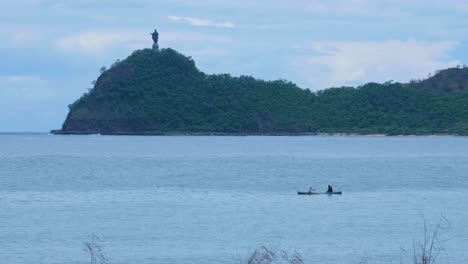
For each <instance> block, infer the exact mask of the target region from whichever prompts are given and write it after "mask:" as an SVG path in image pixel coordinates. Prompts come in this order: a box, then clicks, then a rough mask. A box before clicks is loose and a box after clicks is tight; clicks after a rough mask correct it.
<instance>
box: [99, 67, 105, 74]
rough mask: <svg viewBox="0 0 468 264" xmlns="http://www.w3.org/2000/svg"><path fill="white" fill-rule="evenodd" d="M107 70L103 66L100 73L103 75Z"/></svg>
mask: <svg viewBox="0 0 468 264" xmlns="http://www.w3.org/2000/svg"><path fill="white" fill-rule="evenodd" d="M106 70H107V68H106V66H102V67H101V69H99V72H100V73H101V74H103V73H104V72H105V71H106Z"/></svg>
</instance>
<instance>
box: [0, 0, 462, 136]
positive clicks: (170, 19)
mask: <svg viewBox="0 0 468 264" xmlns="http://www.w3.org/2000/svg"><path fill="white" fill-rule="evenodd" d="M467 17H468V1H461V0H443V1H435V0H433V1H431V0H412V1H408V0H372V1H371V0H334V1H330V0H294V1H291V0H288V1H286V0H268V1H254V0H236V1H233V0H227V1H221V0H220V1H215V0H205V1H204V0H160V1H150V0H126V1H124V0H116V1H110V0H99V1H97V0H83V1H80V0H74V1H65V0H64V1H54V0H24V1H21V0H0V34H1V36H2V37H1V38H0V40H1V41H0V131H48V130H50V129H54V128H60V127H61V125H62V122H63V121H64V118H65V116H66V114H67V111H68V109H67V105H68V104H70V103H72V102H73V101H74V100H76V99H77V98H79V97H80V96H81V94H83V93H84V92H85V91H86V90H87V89H88V88H90V87H91V86H92V85H91V82H92V81H93V80H95V79H96V78H97V77H98V74H99V68H100V67H101V66H103V65H106V66H109V65H110V64H111V63H112V62H114V61H115V60H116V59H124V58H126V57H127V56H128V55H129V54H131V52H132V51H134V50H137V49H142V48H150V47H151V45H152V40H151V36H150V35H149V33H150V32H152V31H153V30H154V29H155V28H156V29H157V30H158V31H159V33H160V43H159V44H160V47H162V48H165V47H171V48H174V49H176V50H178V51H179V52H181V53H183V54H185V55H187V56H192V57H193V58H194V59H195V61H196V64H197V66H198V68H199V69H201V70H202V71H204V72H206V73H230V74H232V75H235V76H237V75H242V74H244V75H252V76H254V77H257V78H263V79H269V80H275V79H287V80H290V81H292V82H295V83H297V84H298V85H299V86H300V87H303V88H309V89H311V90H319V89H324V88H327V87H331V86H343V85H352V86H355V85H360V84H363V83H367V82H370V81H376V82H385V81H388V80H395V81H401V82H407V81H409V80H410V79H413V78H424V77H426V76H427V75H428V73H430V72H434V71H435V70H437V69H443V68H447V67H450V66H454V65H457V64H460V65H462V64H464V63H467V64H468V62H467V61H468V34H467V32H468V19H467Z"/></svg>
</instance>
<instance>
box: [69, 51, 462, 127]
mask: <svg viewBox="0 0 468 264" xmlns="http://www.w3.org/2000/svg"><path fill="white" fill-rule="evenodd" d="M433 78H434V77H433ZM466 106H468V92H463V91H462V92H458V93H433V92H429V91H427V90H426V89H421V88H418V87H414V85H407V84H400V83H390V82H387V83H385V84H377V83H369V84H366V85H364V86H362V87H358V88H352V87H342V88H330V89H326V90H323V91H319V92H317V93H312V92H310V91H309V90H303V89H300V88H299V87H297V86H296V85H295V84H293V83H291V82H287V81H284V80H278V81H263V80H258V79H254V78H252V77H250V76H240V77H231V76H230V75H228V74H218V75H206V74H204V73H202V72H200V71H199V70H198V69H197V68H196V66H195V62H194V61H193V60H192V59H191V58H187V57H185V56H183V55H182V54H180V53H178V52H176V51H174V50H172V49H163V50H161V51H155V50H150V49H145V50H139V51H136V52H134V53H133V54H132V55H131V56H129V57H128V58H127V59H125V60H123V61H119V62H117V63H115V64H114V65H113V67H111V68H110V69H109V70H107V71H105V72H103V73H102V74H101V76H100V77H99V78H98V80H97V82H96V84H95V86H94V88H93V89H91V90H90V92H89V93H86V94H84V95H83V96H82V97H81V98H80V99H78V100H77V101H76V102H74V103H73V104H71V105H70V106H69V107H70V112H69V114H68V116H67V119H66V120H65V123H64V124H63V127H62V131H63V132H89V133H120V132H134V133H159V132H162V133H164V132H182V133H184V132H220V133H318V132H322V133H358V134H374V133H379V134H390V135H396V134H463V135H467V134H468V110H467V109H468V108H467V107H466Z"/></svg>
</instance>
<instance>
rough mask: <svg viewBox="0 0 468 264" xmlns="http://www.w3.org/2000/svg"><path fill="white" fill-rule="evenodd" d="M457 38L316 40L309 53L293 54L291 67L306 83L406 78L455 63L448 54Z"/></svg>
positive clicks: (315, 85) (322, 85)
mask: <svg viewBox="0 0 468 264" xmlns="http://www.w3.org/2000/svg"><path fill="white" fill-rule="evenodd" d="M456 45H457V43H456V42H448V41H445V42H435V43H430V42H418V41H415V40H408V41H401V40H389V41H382V42H373V41H369V42H315V43H313V44H312V45H310V47H309V48H310V50H309V52H310V53H311V54H309V55H306V56H304V57H300V58H295V59H294V60H293V62H292V67H293V69H294V70H295V71H296V72H298V73H299V75H300V76H298V79H300V80H301V82H303V83H304V84H306V85H307V86H309V87H313V88H315V89H317V88H320V89H322V88H328V87H332V86H344V85H356V84H363V83H366V82H370V81H375V82H385V81H388V80H394V81H400V82H407V81H409V80H410V79H412V78H424V77H426V76H427V74H428V73H430V72H434V71H435V70H437V69H443V68H447V67H450V66H454V65H456V64H460V62H459V61H458V60H453V59H450V58H449V54H450V52H451V51H452V50H453V49H454V48H455V47H456Z"/></svg>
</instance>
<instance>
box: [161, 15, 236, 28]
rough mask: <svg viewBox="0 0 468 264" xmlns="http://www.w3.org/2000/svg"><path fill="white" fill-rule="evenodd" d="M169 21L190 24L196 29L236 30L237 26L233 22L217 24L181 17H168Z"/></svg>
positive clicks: (210, 21) (215, 22)
mask: <svg viewBox="0 0 468 264" xmlns="http://www.w3.org/2000/svg"><path fill="white" fill-rule="evenodd" d="M167 18H168V19H169V20H172V21H176V22H180V23H184V24H189V25H192V26H196V27H219V28H234V27H235V25H234V23H232V22H229V21H226V22H217V21H212V20H208V19H200V18H193V17H179V16H167Z"/></svg>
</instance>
